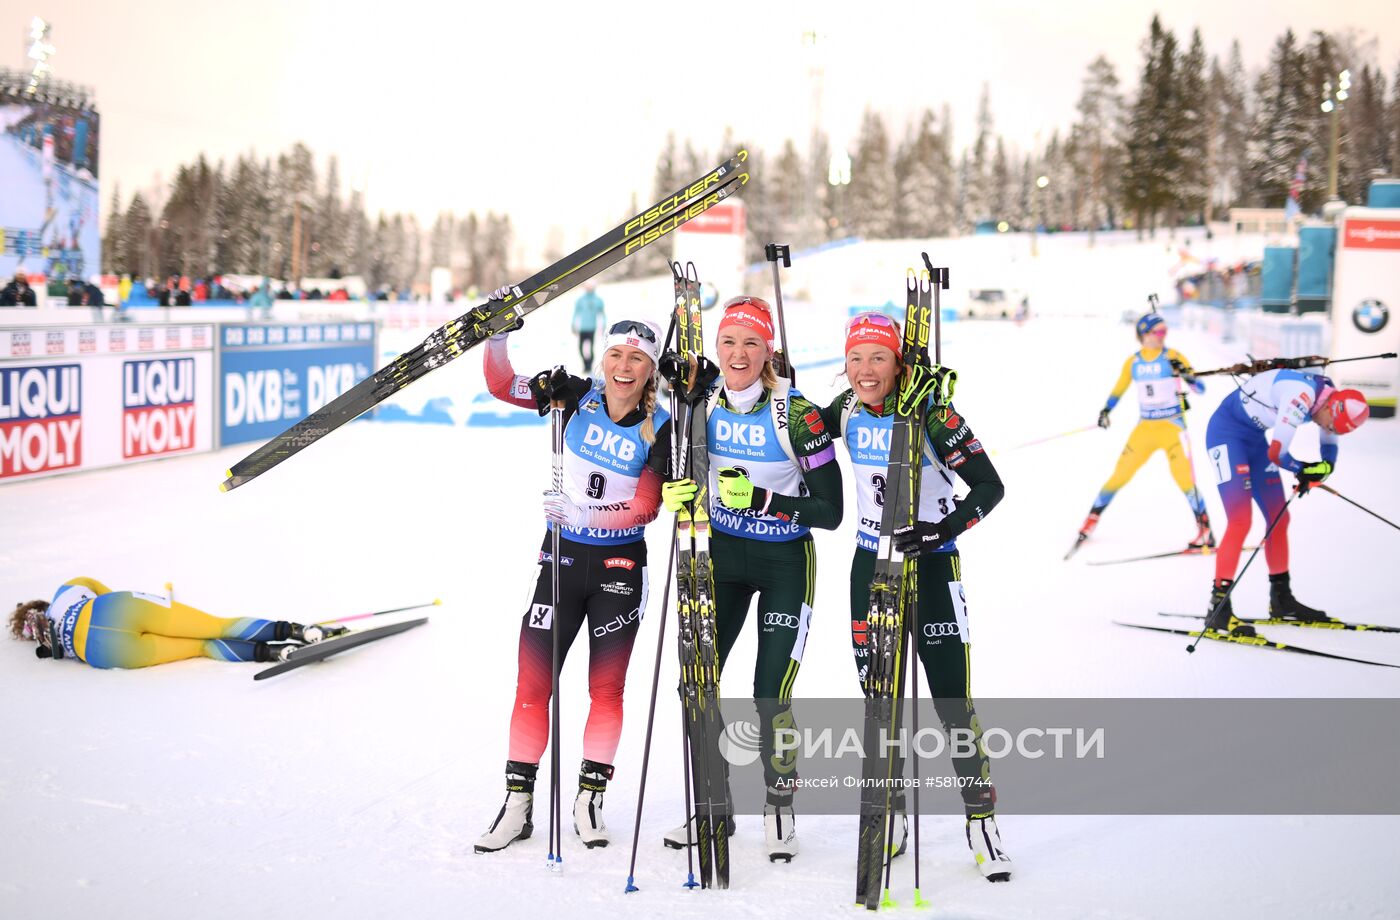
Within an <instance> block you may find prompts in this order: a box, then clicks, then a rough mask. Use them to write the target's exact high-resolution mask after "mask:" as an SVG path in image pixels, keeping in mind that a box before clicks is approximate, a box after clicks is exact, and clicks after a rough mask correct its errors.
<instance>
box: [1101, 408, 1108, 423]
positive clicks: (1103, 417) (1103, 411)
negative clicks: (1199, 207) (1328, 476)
mask: <svg viewBox="0 0 1400 920" xmlns="http://www.w3.org/2000/svg"><path fill="white" fill-rule="evenodd" d="M1099 427H1100V428H1107V427H1108V407H1107V406H1105V407H1104V408H1102V409H1100V410H1099Z"/></svg>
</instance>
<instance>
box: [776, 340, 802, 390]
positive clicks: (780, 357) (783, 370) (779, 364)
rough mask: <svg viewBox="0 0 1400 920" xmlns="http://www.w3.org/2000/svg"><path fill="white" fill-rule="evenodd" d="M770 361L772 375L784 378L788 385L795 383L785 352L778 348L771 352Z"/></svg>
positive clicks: (795, 379) (795, 378)
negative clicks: (771, 363) (771, 362)
mask: <svg viewBox="0 0 1400 920" xmlns="http://www.w3.org/2000/svg"><path fill="white" fill-rule="evenodd" d="M772 361H773V373H775V374H777V375H778V376H779V377H782V378H784V379H785V380H787V381H788V382H789V383H796V382H797V377H796V376H794V374H793V370H792V364H791V363H790V362H789V361H788V356H787V352H785V351H783V350H782V349H781V348H779V349H778V350H777V351H775V352H773V358H772Z"/></svg>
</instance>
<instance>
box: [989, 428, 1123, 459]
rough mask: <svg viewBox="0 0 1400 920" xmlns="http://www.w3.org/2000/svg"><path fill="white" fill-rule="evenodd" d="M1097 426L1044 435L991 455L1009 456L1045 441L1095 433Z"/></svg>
mask: <svg viewBox="0 0 1400 920" xmlns="http://www.w3.org/2000/svg"><path fill="white" fill-rule="evenodd" d="M1098 427H1099V426H1098V425H1083V426H1081V427H1079V428H1071V429H1070V430H1069V431H1061V432H1060V433H1059V434H1052V435H1046V436H1045V437H1043V438H1036V439H1035V440H1033V441H1025V442H1023V443H1021V444H1013V445H1012V446H1011V447H1003V448H1001V449H1000V450H993V451H992V453H993V454H1009V453H1011V451H1013V450H1020V449H1022V448H1023V447H1034V446H1035V445H1037V444H1044V443H1045V442H1046V441H1054V440H1057V439H1059V438H1067V437H1069V436H1070V435H1072V434H1083V433H1084V432H1086V431H1097V430H1098Z"/></svg>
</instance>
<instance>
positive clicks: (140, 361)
mask: <svg viewBox="0 0 1400 920" xmlns="http://www.w3.org/2000/svg"><path fill="white" fill-rule="evenodd" d="M214 343H215V335H214V327H213V326H212V325H208V324H206V325H177V324H169V325H151V326H145V325H135V324H120V325H112V326H104V325H97V324H93V325H88V326H73V327H37V328H31V329H23V328H7V329H4V330H0V482H13V481H17V480H23V479H32V478H37V477H40V476H46V475H52V474H55V473H66V472H72V471H75V470H86V469H97V468H100V467H108V466H116V465H119V464H123V463H130V462H134V461H139V460H149V459H154V458H159V457H169V456H178V455H181V454H190V453H196V452H199V451H206V450H211V449H212V448H213V446H214V411H215V399H214V352H213V349H214Z"/></svg>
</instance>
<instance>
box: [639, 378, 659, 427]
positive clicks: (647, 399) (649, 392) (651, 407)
mask: <svg viewBox="0 0 1400 920" xmlns="http://www.w3.org/2000/svg"><path fill="white" fill-rule="evenodd" d="M642 406H643V408H644V409H645V411H646V416H647V417H646V419H644V420H643V421H642V430H641V435H642V440H643V441H645V442H647V443H648V444H655V443H656V375H655V374H652V375H651V376H650V377H648V378H647V385H646V389H644V390H642Z"/></svg>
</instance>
